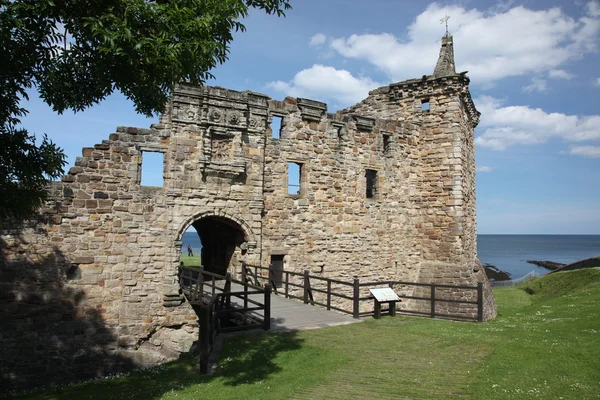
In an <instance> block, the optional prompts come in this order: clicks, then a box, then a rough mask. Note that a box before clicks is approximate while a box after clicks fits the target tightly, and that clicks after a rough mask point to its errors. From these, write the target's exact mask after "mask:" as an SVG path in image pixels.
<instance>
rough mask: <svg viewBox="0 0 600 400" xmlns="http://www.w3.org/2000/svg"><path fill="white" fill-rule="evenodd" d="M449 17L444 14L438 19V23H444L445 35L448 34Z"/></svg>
mask: <svg viewBox="0 0 600 400" xmlns="http://www.w3.org/2000/svg"><path fill="white" fill-rule="evenodd" d="M449 19H450V17H449V16H448V15H446V16H445V17H444V18H442V19H440V24H443V23H444V22H445V23H446V35H448V20H449Z"/></svg>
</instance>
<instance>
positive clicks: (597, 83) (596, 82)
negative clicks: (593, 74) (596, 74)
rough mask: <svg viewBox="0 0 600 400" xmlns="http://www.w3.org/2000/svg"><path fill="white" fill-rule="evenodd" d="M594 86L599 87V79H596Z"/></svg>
mask: <svg viewBox="0 0 600 400" xmlns="http://www.w3.org/2000/svg"><path fill="white" fill-rule="evenodd" d="M594 85H595V86H598V87H600V78H596V80H595V81H594Z"/></svg>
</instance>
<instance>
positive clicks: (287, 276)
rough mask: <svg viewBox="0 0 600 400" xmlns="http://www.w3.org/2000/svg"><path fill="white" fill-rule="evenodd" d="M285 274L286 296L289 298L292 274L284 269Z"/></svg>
mask: <svg viewBox="0 0 600 400" xmlns="http://www.w3.org/2000/svg"><path fill="white" fill-rule="evenodd" d="M284 274H285V298H286V299H287V298H289V297H290V296H289V294H290V274H289V273H288V272H287V271H284Z"/></svg>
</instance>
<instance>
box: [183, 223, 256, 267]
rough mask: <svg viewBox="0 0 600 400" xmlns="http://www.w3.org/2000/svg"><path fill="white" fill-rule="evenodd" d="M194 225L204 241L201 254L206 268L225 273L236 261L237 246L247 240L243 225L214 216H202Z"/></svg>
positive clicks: (202, 241)
mask: <svg viewBox="0 0 600 400" xmlns="http://www.w3.org/2000/svg"><path fill="white" fill-rule="evenodd" d="M192 226H193V227H194V229H196V232H198V236H200V242H201V243H202V252H201V253H200V254H201V260H202V266H203V267H204V270H205V271H208V272H212V273H215V274H219V275H225V274H226V273H227V271H228V269H229V266H230V264H232V261H234V260H232V257H233V254H234V252H235V250H236V248H239V247H240V246H241V245H242V243H244V242H245V235H244V232H243V230H242V229H241V227H240V226H239V225H237V224H236V223H235V222H233V221H232V220H230V219H227V218H223V217H214V216H213V217H204V218H201V219H200V220H198V221H195V222H194V223H193V224H192ZM235 261H237V260H235ZM235 261H234V263H236V262H235Z"/></svg>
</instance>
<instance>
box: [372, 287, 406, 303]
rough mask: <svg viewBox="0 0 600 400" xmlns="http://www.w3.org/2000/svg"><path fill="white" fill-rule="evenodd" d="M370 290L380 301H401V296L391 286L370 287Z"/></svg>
mask: <svg viewBox="0 0 600 400" xmlns="http://www.w3.org/2000/svg"><path fill="white" fill-rule="evenodd" d="M369 292H371V294H372V295H373V296H375V299H377V301H378V302H380V303H383V302H386V301H400V297H398V295H397V294H396V293H395V292H394V290H393V289H392V288H389V287H386V288H374V289H369Z"/></svg>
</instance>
